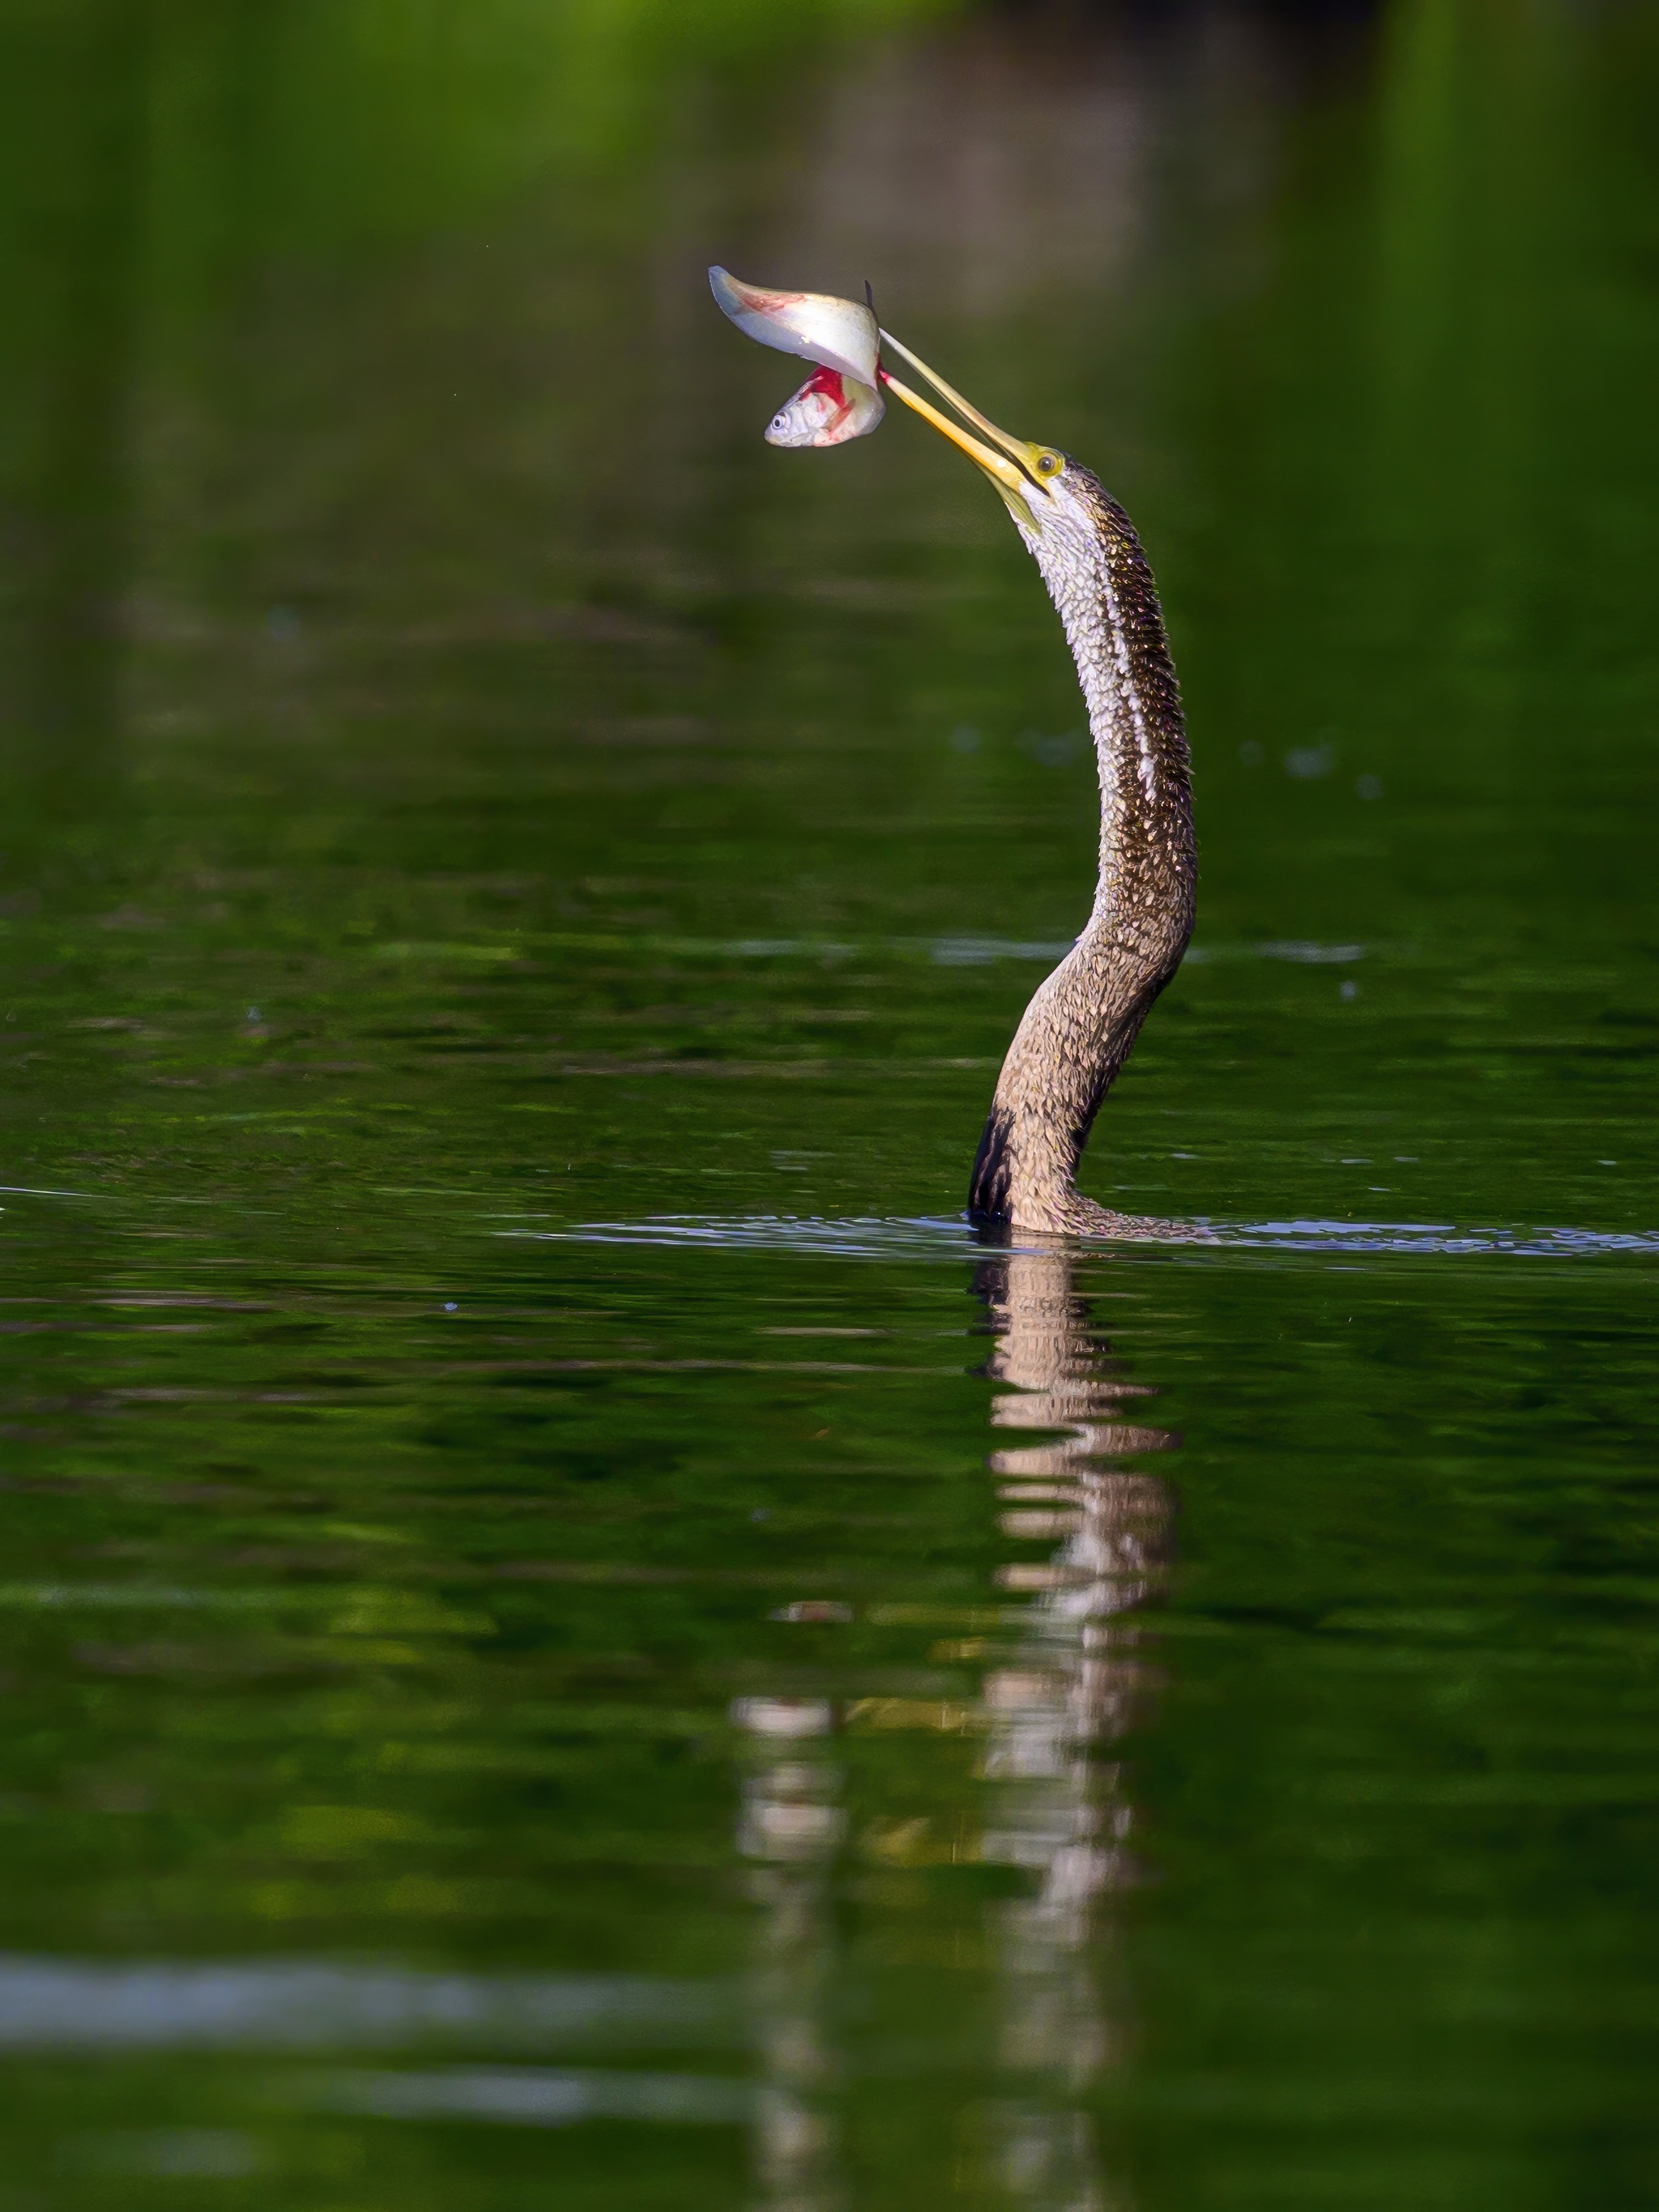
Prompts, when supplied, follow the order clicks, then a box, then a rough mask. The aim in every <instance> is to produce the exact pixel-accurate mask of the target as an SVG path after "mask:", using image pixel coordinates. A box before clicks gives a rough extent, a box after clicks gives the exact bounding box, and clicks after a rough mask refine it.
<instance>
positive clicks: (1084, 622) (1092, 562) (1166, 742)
mask: <svg viewBox="0 0 1659 2212" xmlns="http://www.w3.org/2000/svg"><path fill="white" fill-rule="evenodd" d="M1045 494H1046V496H1045ZM1023 503H1024V506H1025V507H1026V508H1027V510H1028V512H1029V513H1030V518H1031V519H1030V523H1029V524H1028V522H1027V520H1025V518H1024V515H1022V514H1021V513H1020V512H1019V510H1018V508H1016V507H1014V503H1013V501H1012V500H1011V501H1009V506H1010V509H1011V511H1012V513H1013V514H1014V520H1015V522H1016V524H1017V526H1018V529H1019V533H1020V535H1021V537H1022V538H1024V540H1025V543H1026V544H1027V546H1028V547H1029V548H1030V551H1031V553H1032V555H1033V556H1034V557H1035V558H1036V563H1037V566H1038V568H1041V570H1042V577H1043V581H1044V582H1045V583H1046V584H1047V585H1048V592H1049V596H1050V597H1051V598H1052V599H1053V600H1054V605H1055V606H1056V607H1057V608H1058V609H1059V611H1060V621H1061V623H1062V624H1063V625H1064V627H1065V631H1066V642H1067V643H1068V644H1069V645H1070V647H1071V648H1072V657H1073V659H1074V660H1075V662H1076V663H1077V671H1078V677H1079V681H1080V682H1081V684H1082V686H1083V696H1084V698H1085V702H1086V703H1087V706H1088V710H1089V727H1090V730H1091V733H1092V735H1093V738H1094V741H1095V751H1096V755H1097V760H1098V763H1099V769H1100V875H1099V880H1098V883H1097V887H1096V891H1095V902H1094V908H1093V910H1092V912H1091V915H1090V916H1089V920H1088V923H1087V925H1086V927H1085V929H1084V931H1083V933H1082V934H1081V936H1080V937H1079V939H1078V940H1077V943H1076V944H1075V945H1073V948H1072V950H1071V951H1070V952H1068V953H1067V954H1066V957H1065V959H1064V960H1062V961H1061V962H1060V965H1059V967H1058V968H1056V969H1054V973H1053V975H1050V976H1048V979H1047V980H1046V981H1044V982H1043V983H1042V984H1041V985H1040V986H1039V987H1038V989H1037V991H1036V995H1035V996H1034V997H1033V998H1032V1000H1031V1003H1030V1006H1027V1008H1026V1009H1025V1014H1024V1019H1023V1020H1022V1021H1021V1023H1020V1025H1019V1028H1018V1030H1017V1031H1016V1032H1015V1036H1014V1041H1013V1042H1012V1044H1011V1045H1010V1046H1009V1048H1008V1055H1007V1058H1006V1060H1004V1062H1003V1065H1002V1073H1001V1075H1000V1077H999V1079H998V1081H997V1087H996V1095H995V1097H994V1100H993V1102H992V1106H991V1112H990V1116H989V1119H988V1120H987V1122H986V1124H985V1133H984V1135H983V1137H982V1138H981V1139H980V1147H979V1157H978V1158H977V1159H976V1160H975V1163H974V1174H973V1182H972V1183H971V1185H970V1188H969V1210H970V1211H971V1212H973V1213H974V1214H975V1216H976V1217H977V1218H980V1219H981V1220H985V1221H991V1222H1000V1223H1006V1224H1008V1225H1011V1226H1012V1227H1015V1228H1019V1229H1036V1230H1046V1231H1052V1232H1056V1233H1060V1234H1066V1233H1070V1234H1081V1235H1085V1236H1089V1235H1092V1236H1097V1237H1098V1236H1113V1235H1115V1236H1147V1235H1159V1234H1164V1235H1176V1236H1180V1235H1185V1234H1189V1233H1190V1231H1185V1230H1183V1229H1182V1228H1180V1227H1178V1226H1177V1225H1175V1224H1166V1223H1159V1222H1152V1221H1143V1220H1139V1219H1136V1218H1133V1217H1130V1216H1127V1215H1124V1214H1119V1213H1114V1212H1110V1211H1109V1210H1108V1209H1107V1208H1106V1207H1104V1206H1097V1204H1096V1203H1095V1201H1094V1200H1092V1199H1089V1198H1085V1197H1084V1196H1083V1195H1082V1194H1081V1193H1080V1192H1079V1190H1078V1189H1077V1188H1076V1183H1075V1176H1076V1172H1077V1164H1078V1160H1079V1157H1080V1156H1081V1153H1082V1151H1083V1147H1084V1146H1085V1144H1086V1142H1087V1141H1088V1136H1089V1131H1090V1128H1091V1125H1092V1123H1093V1121H1094V1118H1095V1115H1096V1114H1097V1112H1098V1111H1099V1109H1100V1106H1101V1102H1102V1101H1103V1099H1104V1097H1105V1096H1106V1093H1107V1091H1109V1089H1110V1088H1111V1086H1112V1084H1113V1082H1114V1081H1115V1079H1116V1077H1117V1074H1118V1072H1119V1070H1120V1069H1121V1067H1122V1066H1123V1063H1124V1061H1125V1060H1127V1058H1128V1056H1129V1053H1130V1051H1131V1049H1132V1048H1133V1044H1134V1041H1135V1038H1136V1036H1138V1035H1139V1030H1140V1025H1141V1024H1142V1022H1143V1021H1145V1019H1146V1015H1147V1013H1148V1012H1149V1010H1150V1009H1151V1006H1152V1001H1153V1000H1154V999H1156V998H1157V996H1158V993H1159V992H1160V991H1161V990H1162V989H1163V988H1164V985H1165V984H1166V983H1167V982H1168V981H1169V980H1170V977H1171V976H1172V975H1174V974H1175V972H1176V969H1177V968H1178V967H1179V966H1180V964H1181V957H1182V953H1183V952H1184V951H1186V948H1187V940H1188V938H1189V937H1190V936H1191V934H1192V927H1193V910H1194V887H1195V878H1196V875H1197V859H1196V853H1195V848H1194V836H1193V800H1192V774H1191V764H1190V761H1189V757H1188V750H1187V737H1186V731H1185V728H1184V726H1183V725H1182V718H1181V698H1180V693H1179V690H1178V688H1177V685H1176V672H1175V664H1174V662H1173V661H1172V660H1171V659H1170V647H1169V641H1168V639H1167V638H1166V636H1165V635H1164V617H1163V614H1162V611H1160V609H1159V606H1158V591H1157V587H1156V586H1155V585H1154V583H1153V581H1152V570H1151V568H1149V566H1148V565H1147V562H1146V555H1145V553H1143V552H1142V550H1141V547H1140V541H1139V538H1137V537H1136V535H1135V532H1134V526H1133V524H1132V523H1131V522H1130V520H1129V518H1128V516H1127V514H1126V513H1124V512H1123V509H1122V508H1121V507H1120V506H1119V505H1118V504H1117V502H1116V501H1115V500H1114V499H1112V498H1111V497H1110V496H1109V495H1108V494H1107V493H1106V492H1105V491H1104V490H1103V489H1102V487H1101V485H1100V483H1099V482H1098V481H1097V478H1096V477H1093V476H1091V474H1090V472H1089V471H1088V470H1087V469H1085V468H1080V467H1079V465H1078V464H1077V463H1076V462H1075V461H1073V460H1070V459H1065V463H1064V467H1063V469H1062V470H1061V471H1060V473H1058V474H1057V475H1055V476H1054V477H1052V478H1051V479H1050V480H1049V481H1048V482H1047V483H1045V484H1043V486H1042V489H1041V490H1039V489H1037V488H1036V486H1035V485H1034V486H1033V487H1032V489H1031V491H1030V492H1028V493H1027V494H1026V495H1025V498H1024V502H1023Z"/></svg>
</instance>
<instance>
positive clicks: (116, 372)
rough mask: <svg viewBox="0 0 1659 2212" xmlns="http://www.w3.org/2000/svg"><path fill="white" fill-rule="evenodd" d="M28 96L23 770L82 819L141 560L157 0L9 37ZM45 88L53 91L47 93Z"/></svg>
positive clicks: (20, 473)
mask: <svg viewBox="0 0 1659 2212" xmlns="http://www.w3.org/2000/svg"><path fill="white" fill-rule="evenodd" d="M3 43H4V47H5V48H7V49H9V64H10V65H9V66H7V67H4V68H3V69H0V75H3V76H5V77H6V78H7V79H8V80H9V82H10V84H11V86H12V88H13V92H12V97H11V99H10V100H9V101H8V102H7V103H6V106H7V107H8V108H9V114H8V115H7V117H6V129H5V133H4V135H5V137H7V139H8V140H9V144H10V158H9V162H8V165H7V166H8V167H9V168H10V169H11V170H12V174H11V176H10V177H9V179H8V180H7V188H6V190H5V192H4V201H5V205H6V213H7V216H8V218H9V226H8V227H9V229H10V232H11V235H10V236H9V238H8V239H6V240H5V241H4V245H3V249H0V250H3V252H4V256H5V261H6V263H7V264H8V265H7V267H6V270H5V280H4V281H5V289H6V292H7V294H8V297H7V301H6V315H5V322H6V325H7V330H8V337H7V338H6V340H5V341H4V345H5V349H6V352H7V353H8V355H9V359H7V360H6V361H5V362H4V364H3V368H0V384H3V387H4V388H5V389H6V390H7V391H8V392H9V395H10V397H11V402H12V405H13V407H14V409H15V414H14V418H13V419H14V422H15V423H16V424H17V425H18V428H16V429H15V431H14V437H15V444H14V445H13V447H12V451H11V453H10V455H9V463H10V465H9V468H8V469H7V471H6V475H7V477H9V483H4V484H0V498H3V501H4V504H5V507H6V509H7V510H8V511H9V512H8V513H7V518H6V519H7V522H8V525H9V527H8V528H7V530H6V532H5V535H6V538H7V540H8V541H9V543H8V544H7V547H6V553H7V566H8V568H9V569H10V572H11V574H10V576H9V586H10V588H9V591H8V592H7V594H6V596H7V597H8V598H9V599H10V601H11V606H10V610H9V612H10V617H11V620H10V623H9V625H8V627H9V629H11V632H12V640H11V653H10V655H9V656H8V657H9V658H11V659H12V660H13V667H14V671H15V672H14V674H13V678H12V680H11V682H10V683H9V684H7V685H6V686H5V689H6V690H7V691H8V692H9V694H10V698H9V701H7V702H6V705H7V707H9V712H8V713H7V714H6V716H5V719H6V720H8V721H9V722H10V723H11V725H12V728H13V731H14V733H15V734H14V738H13V746H14V749H15V750H14V751H13V759H14V761H15V763H16V765H17V766H18V767H20V768H21V769H23V770H24V771H25V773H26V775H27V776H28V777H29V778H30V779H31V780H32V781H37V782H38V783H39V784H40V787H41V790H42V796H43V797H46V798H48V799H55V800H56V801H57V802H58V804H60V805H61V804H62V803H64V802H65V801H68V802H70V803H71V804H72V805H76V807H78V806H79V805H83V804H84V803H85V802H86V801H87V800H88V799H89V798H91V797H92V796H93V794H94V793H100V792H101V790H102V787H103V786H104V784H105V781H106V778H107V776H108V775H109V774H110V772H111V770H112V766H113V764H114V751H115V737H116V729H117V723H118V686H119V682H120V668H121V659H122V648H121V636H120V600H121V598H122V594H123V589H124V586H125V579H126V575H127V573H128V569H129V567H130V564H131V557H132V544H131V514H132V482H131V419H130V416H131V398H132V392H133V385H134V380H135V373H136V365H137V353H138V346H139V319H140V314H139V311H140V297H141V295H140V285H139V264H140V259H141V256H142V252H143V219H144V204H145V194H144V175H145V162H146V134H147V127H148V74H149V58H150V46H151V22H150V11H149V6H148V4H147V0H88V4H84V5H82V6H79V7H76V8H74V9H68V10H65V11H64V12H63V13H62V14H54V15H52V17H50V18H47V17H45V16H44V15H42V16H37V17H35V18H34V19H33V21H24V22H23V23H21V24H20V23H18V22H17V21H16V20H15V19H14V21H13V26H12V28H11V30H10V33H9V36H7V37H6V39H5V40H4V42H3ZM43 77H44V78H45V79H46V81H47V82H48V83H49V84H50V87H51V91H50V96H43V91H42V79H43Z"/></svg>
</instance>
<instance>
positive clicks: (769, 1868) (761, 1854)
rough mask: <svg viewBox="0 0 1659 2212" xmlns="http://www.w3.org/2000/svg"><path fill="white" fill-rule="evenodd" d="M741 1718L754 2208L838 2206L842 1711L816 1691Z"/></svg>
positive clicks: (743, 1712)
mask: <svg viewBox="0 0 1659 2212" xmlns="http://www.w3.org/2000/svg"><path fill="white" fill-rule="evenodd" d="M732 1717H733V1718H734V1719H735V1720H736V1721H737V1722H738V1725H739V1726H740V1727H741V1728H742V1729H744V1732H745V1734H746V1735H747V1737H748V1740H749V1744H750V1753H749V1761H748V1768H747V1771H746V1773H745V1775H744V1790H743V1804H742V1811H741V1813H740V1814H739V1816H738V1848H739V1849H740V1850H742V1851H743V1853H744V1856H745V1857H747V1858H749V1859H750V1860H751V1861H757V1862H759V1863H757V1864H756V1865H754V1866H753V1868H752V1869H751V1871H750V1895H751V1896H752V1897H753V1899H754V1900H755V1902H756V1904H757V1905H758V1906H759V1907H760V1920H759V1925H758V1928H757V1936H756V1945H755V1961H754V1968H753V1985H752V1987H753V1996H752V2002H753V2018H754V2039H755V2046H756V2053H757V2061H758V2064H759V2069H760V2074H761V2081H762V2087H761V2089H760V2093H759V2100H758V2103H757V2107H756V2118H755V2165H756V2181H757V2190H758V2197H757V2204H758V2206H759V2207H763V2208H764V2212H834V2208H836V2206H838V2205H840V2204H841V2203H842V2202H843V2192H842V2189H841V2187H840V2184H839V2180H838V2176H837V2169H838V2164H839V2161H838V2160H837V2157H836V2151H837V2135H836V2124H835V2121H834V2118H833V2116H832V2115H831V2113H830V2112H829V2106H828V2098H829V2092H830V2090H831V2088H832V2087H833V2082H834V2074H835V2069H834V2062H833V2058H832V2055H831V2051H830V2048H829V2039H828V2035H827V2032H826V2028H825V2025H824V2013H825V2009H826V2006H825V1997H826V1996H827V1993H828V1987H829V1981H830V1978H831V1973H832V1968H833V1962H834V1936H833V1931H832V1929H831V1926H830V1895H829V1881H830V1874H831V1869H832V1866H833V1863H834V1861H835V1858H836V1853H837V1850H838V1849H839V1846H840V1844H841V1842H842V1836H843V1835H844V1833H845V1831H846V1825H847V1818H846V1814H845V1813H844V1811H843V1810H842V1807H841V1805H840V1804H839V1803H838V1802H837V1800H838V1798H839V1797H840V1796H841V1793H842V1784H843V1781H844V1775H843V1771H842V1767H841V1765H840V1764H839V1762H838V1761H837V1760H836V1759H835V1758H834V1757H833V1755H832V1753H831V1749H830V1747H831V1745H832V1743H833V1741H834V1739H833V1735H832V1733H831V1731H832V1729H833V1726H834V1722H835V1709H834V1707H833V1706H832V1705H830V1704H829V1701H828V1700H827V1699H816V1698H741V1699H738V1702H737V1704H736V1705H735V1706H734V1707H733V1709H732Z"/></svg>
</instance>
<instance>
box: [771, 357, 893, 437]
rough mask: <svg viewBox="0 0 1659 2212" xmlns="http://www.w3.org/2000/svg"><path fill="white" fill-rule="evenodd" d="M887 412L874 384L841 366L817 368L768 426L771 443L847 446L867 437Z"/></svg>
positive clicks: (885, 405)
mask: <svg viewBox="0 0 1659 2212" xmlns="http://www.w3.org/2000/svg"><path fill="white" fill-rule="evenodd" d="M886 412H887V403H886V401H885V400H884V398H882V396H881V393H880V392H878V390H877V388H876V386H874V385H872V384H865V383H863V382H861V381H860V379H859V378H857V377H855V376H848V375H845V374H843V373H842V371H841V370H840V369H838V368H817V369H815V370H814V371H813V372H812V374H811V376H809V377H808V378H807V380H806V381H805V384H803V385H802V386H801V388H800V390H799V392H796V394H795V396H794V398H793V399H788V400H786V401H785V402H784V404H783V405H782V406H781V407H780V408H779V410H778V411H777V413H776V414H775V416H773V417H772V420H771V421H770V422H769V423H768V424H767V426H766V442H767V444H768V445H769V446H783V447H789V448H792V449H793V448H798V447H805V446H844V445H846V444H847V442H848V440H849V439H852V438H865V437H867V436H868V435H869V434H870V433H871V431H872V430H873V429H874V428H875V427H876V425H877V423H878V422H880V420H881V418H882V416H884V414H885V413H886Z"/></svg>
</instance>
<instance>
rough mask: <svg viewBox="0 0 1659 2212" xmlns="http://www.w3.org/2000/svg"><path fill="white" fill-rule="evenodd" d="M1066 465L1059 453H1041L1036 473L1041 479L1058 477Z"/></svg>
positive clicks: (1037, 460)
mask: <svg viewBox="0 0 1659 2212" xmlns="http://www.w3.org/2000/svg"><path fill="white" fill-rule="evenodd" d="M1064 466H1065V463H1064V462H1063V461H1062V460H1061V459H1060V455H1059V454H1058V453H1046V452H1045V453H1039V454H1038V455H1037V457H1036V472H1037V474H1038V475H1039V476H1040V477H1056V476H1058V475H1059V474H1060V470H1061V469H1062V468H1063V467H1064Z"/></svg>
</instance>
